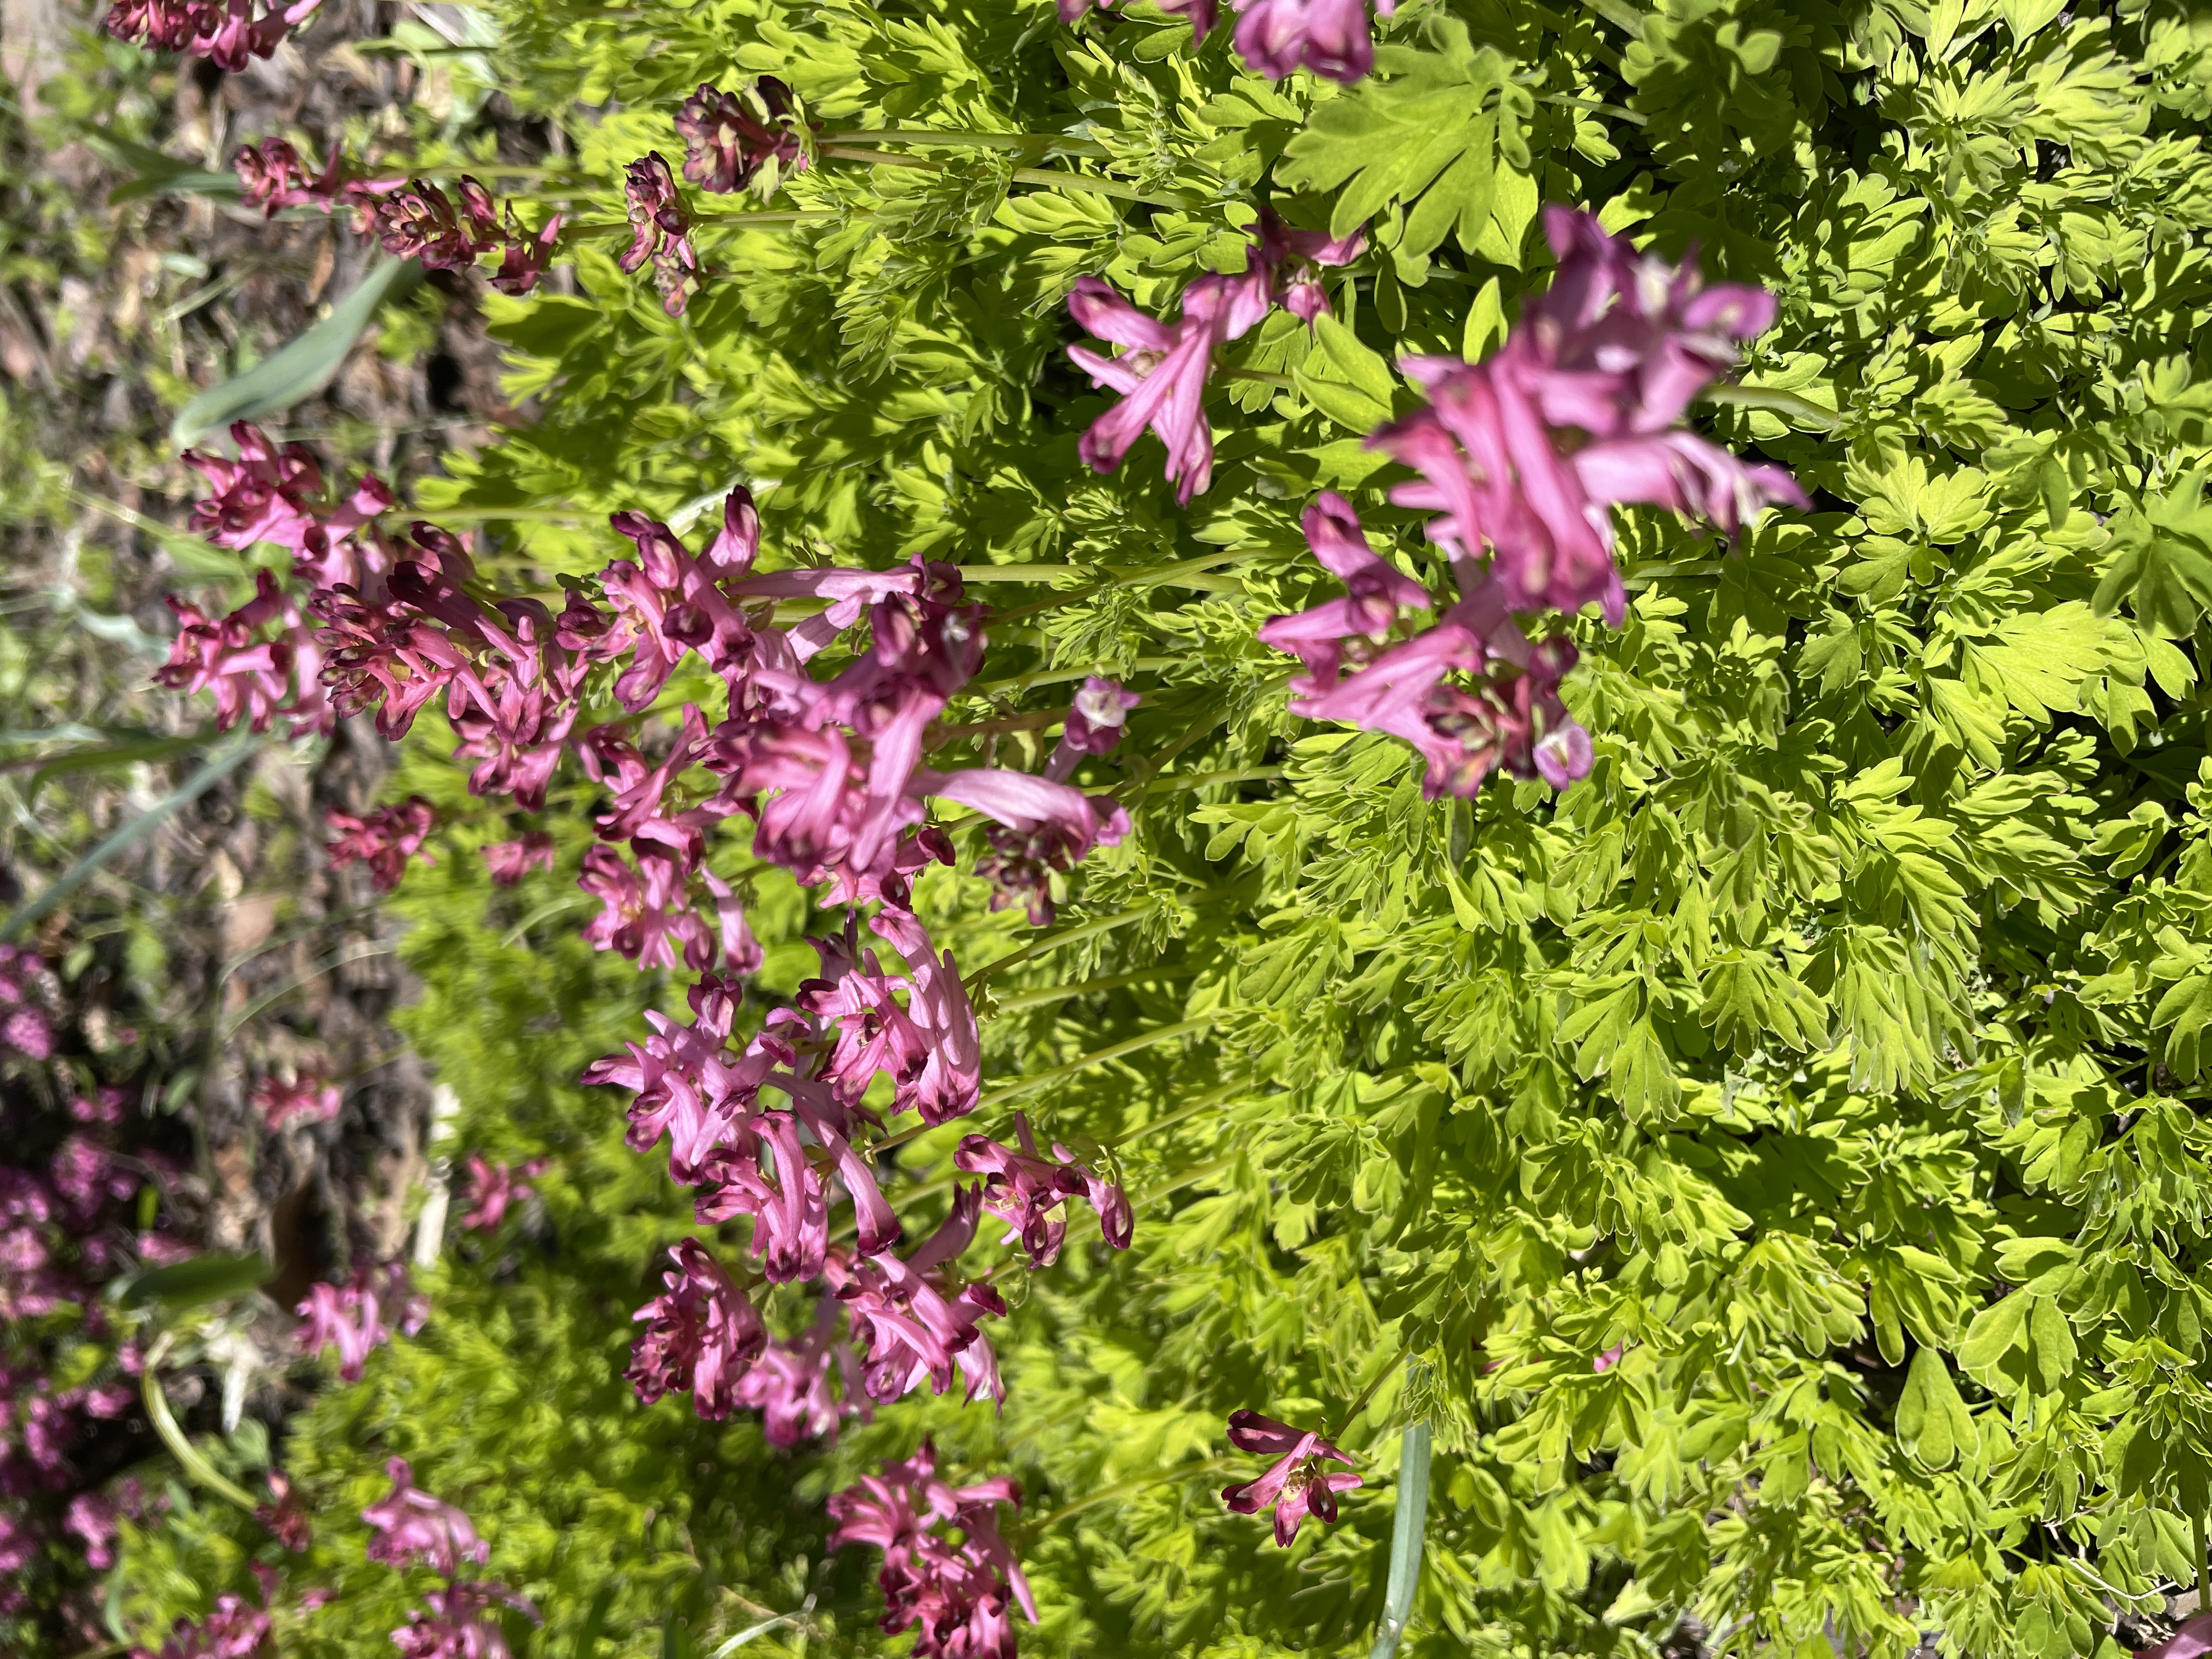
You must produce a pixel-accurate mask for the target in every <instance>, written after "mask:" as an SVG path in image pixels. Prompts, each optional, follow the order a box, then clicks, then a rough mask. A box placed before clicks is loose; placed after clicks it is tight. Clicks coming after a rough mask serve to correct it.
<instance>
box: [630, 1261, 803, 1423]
mask: <svg viewBox="0 0 2212 1659" xmlns="http://www.w3.org/2000/svg"><path fill="white" fill-rule="evenodd" d="M668 1253H669V1255H671V1256H672V1257H674V1258H675V1261H676V1271H675V1272H674V1273H666V1274H664V1275H662V1277H663V1279H664V1281H665V1283H666V1285H668V1294H667V1295H665V1296H663V1297H657V1298H656V1299H654V1300H653V1301H652V1302H649V1303H647V1304H646V1305H645V1306H644V1307H642V1308H640V1309H639V1310H637V1313H636V1314H635V1318H637V1319H640V1320H642V1321H646V1322H647V1324H646V1328H645V1332H644V1334H642V1335H641V1336H640V1337H639V1338H638V1340H637V1345H636V1346H635V1349H634V1350H633V1351H632V1353H631V1358H630V1367H629V1372H628V1373H627V1375H628V1376H629V1380H630V1382H631V1383H632V1384H633V1385H635V1388H636V1389H637V1397H638V1398H639V1399H640V1400H641V1401H644V1402H645V1403H646V1404H647V1405H648V1406H649V1405H651V1404H652V1403H653V1401H656V1400H658V1399H659V1398H660V1396H661V1395H664V1394H666V1393H668V1392H669V1391H670V1390H671V1389H678V1390H681V1389H689V1390H690V1393H691V1399H692V1405H693V1407H694V1408H695V1409H696V1411H697V1412H698V1413H699V1415H700V1416H702V1417H703V1418H706V1419H708V1420H710V1421H720V1419H723V1418H725V1417H727V1416H728V1415H729V1414H730V1413H731V1411H732V1408H733V1407H736V1405H737V1404H738V1397H737V1385H738V1380H739V1379H740V1378H741V1377H743V1376H744V1372H745V1370H746V1368H747V1367H748V1366H750V1364H752V1363H753V1361H754V1360H756V1359H757V1358H760V1355H761V1351H762V1350H763V1348H765V1347H766V1346H768V1331H767V1329H766V1328H765V1327H763V1325H762V1323H761V1320H760V1315H759V1313H758V1312H757V1311H756V1310H754V1307H753V1304H752V1303H751V1301H750V1299H749V1298H748V1297H746V1295H745V1293H744V1291H743V1290H741V1289H739V1288H738V1285H737V1283H736V1282H735V1281H734V1280H733V1279H731V1278H730V1276H729V1274H727V1273H725V1272H723V1270H722V1268H721V1266H720V1263H718V1262H717V1261H715V1260H714V1257H713V1256H711V1255H708V1253H707V1247H706V1246H705V1245H703V1244H702V1243H700V1242H699V1241H698V1240H697V1239H696V1238H685V1239H679V1240H678V1241H677V1243H674V1244H672V1245H671V1246H670V1247H669V1251H668Z"/></svg>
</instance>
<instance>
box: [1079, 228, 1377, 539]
mask: <svg viewBox="0 0 2212 1659" xmlns="http://www.w3.org/2000/svg"><path fill="white" fill-rule="evenodd" d="M1362 245H1363V238H1362V236H1361V234H1359V233H1358V232H1354V233H1353V234H1352V235H1351V236H1349V237H1347V238H1346V239H1345V240H1342V241H1332V240H1329V239H1328V237H1327V236H1325V235H1323V234H1321V233H1320V232H1317V231H1298V230H1292V229H1291V228H1288V227H1287V226H1285V225H1284V224H1283V223H1282V222H1280V221H1279V220H1278V219H1276V218H1275V216H1273V213H1272V212H1269V213H1263V214H1262V216H1261V222H1260V227H1259V234H1258V236H1257V237H1256V238H1255V240H1254V241H1253V243H1252V245H1251V246H1250V248H1249V251H1248V254H1247V258H1246V262H1245V269H1244V271H1243V275H1241V276H1200V278H1198V280H1197V281H1195V282H1194V283H1191V284H1190V286H1189V287H1188V288H1186V289H1184V290H1183V295H1182V313H1181V315H1180V316H1179V317H1178V318H1177V319H1176V322H1175V323H1174V325H1172V326H1170V325H1168V324H1166V323H1164V322H1161V321H1159V320H1158V319H1156V318H1152V317H1147V316H1146V314H1145V313H1143V312H1141V311H1139V310H1138V309H1137V308H1136V307H1134V306H1133V305H1131V304H1130V303H1129V302H1128V301H1126V300H1124V299H1122V298H1121V295H1118V294H1116V293H1115V291H1114V290H1113V289H1112V288H1111V287H1110V286H1109V285H1108V284H1107V283H1105V282H1104V281H1103V280H1102V279H1101V278H1099V277H1097V276H1085V277H1082V278H1080V279H1079V280H1078V281H1077V283H1076V284H1075V288H1074V291H1073V293H1071V294H1070V295H1068V300H1067V308H1068V310H1069V311H1070V312H1072V313H1074V317H1075V320H1076V321H1078V322H1079V323H1081V324H1082V325H1083V326H1084V327H1085V328H1086V329H1088V330H1089V331H1091V333H1092V334H1093V335H1095V336H1096V337H1097V338H1099V339H1102V340H1107V341H1110V342H1112V343H1114V344H1115V345H1119V346H1124V347H1127V350H1125V351H1123V352H1122V353H1121V354H1120V355H1119V356H1111V357H1107V356H1100V355H1099V354H1098V353H1097V352H1095V351H1092V350H1091V349H1089V348H1088V347H1087V346H1070V347H1069V348H1068V351H1067V355H1068V356H1070V357H1071V358H1073V359H1074V361H1075V362H1076V365H1077V366H1078V367H1079V368H1082V369H1083V370H1084V371H1085V373H1087V374H1089V375H1090V376H1091V384H1092V385H1094V386H1110V387H1112V388H1113V389H1114V390H1115V391H1116V392H1121V393H1122V394H1123V397H1122V400H1121V402H1120V403H1119V404H1115V406H1114V407H1113V408H1112V409H1110V410H1107V412H1106V413H1105V414H1103V415H1102V416H1099V417H1098V419H1097V421H1096V422H1093V423H1092V424H1091V429H1090V430H1089V431H1088V432H1086V433H1085V434H1084V435H1083V441H1082V443H1081V445H1080V447H1079V452H1080V453H1081V454H1082V457H1083V459H1084V460H1085V463H1086V464H1088V465H1090V466H1091V468H1092V469H1093V470H1094V471H1099V472H1111V471H1113V470H1114V469H1115V467H1117V466H1119V465H1121V458H1122V457H1123V456H1124V455H1126V454H1127V453H1129V447H1130V446H1131V445H1132V444H1133V443H1135V442H1136V441H1137V440H1138V439H1139V437H1141V436H1142V435H1144V432H1145V429H1146V428H1147V427H1150V428H1152V431H1153V432H1155V433H1157V434H1158V436H1159V440H1160V441H1161V442H1162V443H1164V444H1165V445H1166V446H1167V452H1168V461H1167V479H1168V482H1169V483H1172V484H1174V485H1175V486H1176V501H1184V502H1187V501H1189V500H1190V498H1191V497H1192V496H1194V495H1200V494H1203V493H1204V492H1205V490H1206V487H1207V486H1208V485H1209V484H1211V483H1212V481H1213V432H1212V428H1211V427H1209V426H1208V425H1207V424H1206V381H1207V380H1208V378H1209V377H1210V376H1211V375H1212V372H1213V357H1214V354H1215V353H1216V352H1217V351H1218V350H1219V349H1221V348H1222V347H1223V346H1225V345H1226V344H1228V343H1230V342H1231V341H1232V340H1236V339H1240V338H1242V337H1243V336H1244V335H1245V334H1247V333H1249V331H1251V330H1252V329H1254V328H1255V327H1256V326H1258V325H1259V324H1260V323H1261V321H1262V320H1263V319H1265V318H1266V317H1267V313H1268V312H1270V311H1271V310H1273V308H1274V307H1276V306H1277V305H1281V306H1283V307H1285V308H1286V309H1288V310H1289V311H1291V313H1293V314H1295V315H1296V316H1297V317H1298V318H1299V319H1301V320H1303V321H1305V322H1309V323H1310V322H1311V321H1312V320H1313V319H1315V318H1316V317H1318V316H1319V315H1320V314H1321V313H1322V312H1324V311H1326V310H1327V309H1328V297H1327V295H1324V294H1323V293H1322V287H1321V283H1320V279H1319V275H1318V270H1319V268H1320V267H1322V266H1324V265H1344V264H1350V263H1351V262H1352V260H1353V259H1356V258H1358V257H1359V251H1360V248H1361V246H1362Z"/></svg>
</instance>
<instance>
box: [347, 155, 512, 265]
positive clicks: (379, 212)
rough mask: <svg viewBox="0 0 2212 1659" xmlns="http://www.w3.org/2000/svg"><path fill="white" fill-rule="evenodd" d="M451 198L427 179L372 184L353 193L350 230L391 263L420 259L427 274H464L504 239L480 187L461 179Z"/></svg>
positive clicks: (474, 181)
mask: <svg viewBox="0 0 2212 1659" xmlns="http://www.w3.org/2000/svg"><path fill="white" fill-rule="evenodd" d="M453 194H454V196H458V197H459V198H460V199H459V204H456V203H455V202H454V200H453V197H449V196H447V194H446V192H445V191H442V190H441V189H440V188H439V187H438V186H437V185H435V184H432V183H431V182H430V181H429V180H428V179H374V180H370V181H368V182H367V183H365V184H362V185H357V186H356V187H355V189H354V190H353V191H352V192H351V196H352V200H353V202H354V204H355V209H354V228H355V229H356V230H357V231H358V232H360V233H361V234H363V235H374V237H375V238H376V239H377V240H379V241H380V242H381V243H383V245H384V251H385V252H386V253H389V254H391V255H392V257H393V258H399V259H419V260H421V261H422V265H423V267H424V269H426V270H467V269H468V268H469V267H470V266H471V265H473V264H476V262H477V256H478V255H480V254H484V253H489V252H491V251H492V250H493V249H495V248H497V247H500V246H503V245H504V244H505V243H506V241H507V237H506V235H505V234H504V233H503V232H502V231H501V228H500V223H499V214H498V211H497V210H496V209H495V208H494V207H493V206H492V200H491V197H490V194H489V192H488V191H485V189H484V187H483V185H480V184H478V183H477V181H476V180H475V179H471V178H470V177H468V176H467V175H466V174H464V175H462V177H461V178H460V179H459V180H458V181H457V182H456V183H455V185H454V186H453Z"/></svg>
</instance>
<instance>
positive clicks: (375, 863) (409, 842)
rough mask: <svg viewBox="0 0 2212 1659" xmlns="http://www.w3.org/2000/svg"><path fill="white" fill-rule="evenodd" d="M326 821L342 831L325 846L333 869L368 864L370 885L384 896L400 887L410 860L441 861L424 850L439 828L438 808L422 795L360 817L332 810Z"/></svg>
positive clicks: (326, 813)
mask: <svg viewBox="0 0 2212 1659" xmlns="http://www.w3.org/2000/svg"><path fill="white" fill-rule="evenodd" d="M323 819H324V822H325V823H328V824H329V825H330V827H331V829H335V830H337V832H338V833H337V837H336V838H335V839H334V840H331V841H330V842H326V843H325V847H324V850H325V853H327V854H328V855H329V857H330V861H331V868H332V869H333V870H342V869H343V868H344V867H345V866H347V865H349V864H356V863H361V864H366V865H368V879H369V884H370V885H372V886H374V888H375V889H376V890H377V891H378V892H380V893H388V892H390V891H391V890H392V889H393V888H395V887H397V886H398V885H399V878H401V877H402V876H403V875H404V874H406V872H407V866H408V863H409V861H410V860H416V859H419V860H422V862H423V863H424V864H435V863H436V862H437V861H438V860H437V859H436V858H435V856H434V855H433V854H428V853H426V852H424V851H423V850H422V843H423V842H425V841H427V840H428V839H429V837H430V836H431V833H432V832H433V831H434V830H435V829H437V827H438V814H437V809H436V808H435V807H433V806H432V805H430V803H429V802H428V801H427V800H424V799H422V796H420V795H410V796H408V798H407V799H405V800H404V801H401V802H400V803H399V804H398V805H396V806H380V807H377V808H375V809H374V811H368V812H365V813H363V814H362V815H361V816H360V817H355V816H354V815H353V814H352V813H350V812H340V811H325V813H324V814H323Z"/></svg>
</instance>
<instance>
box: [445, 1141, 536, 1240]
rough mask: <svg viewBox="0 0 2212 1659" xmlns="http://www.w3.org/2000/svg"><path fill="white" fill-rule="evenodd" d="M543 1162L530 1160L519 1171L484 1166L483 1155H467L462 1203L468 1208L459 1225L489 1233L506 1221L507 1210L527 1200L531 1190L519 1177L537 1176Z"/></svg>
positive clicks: (496, 1165)
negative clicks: (465, 1190)
mask: <svg viewBox="0 0 2212 1659" xmlns="http://www.w3.org/2000/svg"><path fill="white" fill-rule="evenodd" d="M544 1167H545V1160H544V1158H532V1159H531V1160H530V1161H529V1162H528V1163H527V1164H523V1165H522V1166H521V1168H520V1170H518V1169H516V1167H515V1166H514V1165H513V1164H492V1163H488V1162H486V1161H485V1159H484V1158H483V1155H482V1154H480V1153H477V1152H471V1153H470V1154H469V1188H468V1191H467V1193H466V1194H465V1195H464V1196H463V1198H462V1200H461V1201H462V1202H463V1203H465V1204H466V1205H467V1206H469V1210H468V1213H467V1214H465V1215H464V1216H463V1217H462V1218H461V1225H462V1226H464V1227H467V1228H471V1229H473V1230H476V1231H482V1232H489V1231H492V1230H493V1229H494V1228H495V1227H497V1226H498V1225H499V1224H500V1223H501V1221H503V1220H505V1219H506V1218H507V1210H508V1208H509V1207H510V1206H513V1205H516V1204H520V1202H521V1201H522V1200H524V1199H526V1198H528V1197H529V1196H530V1194H531V1192H532V1188H531V1185H530V1183H529V1182H528V1181H526V1180H524V1179H521V1178H520V1177H522V1176H534V1175H537V1174H538V1173H539V1172H540V1171H541V1170H544Z"/></svg>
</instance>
